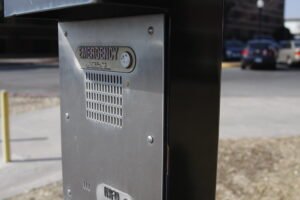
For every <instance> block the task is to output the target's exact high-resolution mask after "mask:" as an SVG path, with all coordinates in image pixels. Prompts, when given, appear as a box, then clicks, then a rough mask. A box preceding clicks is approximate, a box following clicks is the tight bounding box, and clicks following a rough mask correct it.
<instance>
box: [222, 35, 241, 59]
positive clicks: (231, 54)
mask: <svg viewBox="0 0 300 200" xmlns="http://www.w3.org/2000/svg"><path fill="white" fill-rule="evenodd" d="M244 47H245V44H244V43H243V42H242V41H239V40H227V41H225V42H224V53H223V56H224V60H241V58H242V51H243V49H244Z"/></svg>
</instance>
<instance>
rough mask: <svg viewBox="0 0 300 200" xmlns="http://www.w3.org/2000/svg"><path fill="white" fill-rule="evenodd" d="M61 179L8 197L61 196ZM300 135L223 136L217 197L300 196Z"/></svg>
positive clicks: (286, 199) (271, 199)
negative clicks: (268, 137) (250, 137)
mask: <svg viewBox="0 0 300 200" xmlns="http://www.w3.org/2000/svg"><path fill="white" fill-rule="evenodd" d="M61 187H62V186H61V183H55V184H52V185H49V186H46V187H43V188H40V189H35V190H33V191H30V192H28V193H27V194H23V195H20V196H17V197H15V198H11V199H9V200H62V199H63V197H62V189H61ZM299 197H300V137H293V138H277V139H239V140H222V141H220V149H219V167H218V185H217V200H299Z"/></svg>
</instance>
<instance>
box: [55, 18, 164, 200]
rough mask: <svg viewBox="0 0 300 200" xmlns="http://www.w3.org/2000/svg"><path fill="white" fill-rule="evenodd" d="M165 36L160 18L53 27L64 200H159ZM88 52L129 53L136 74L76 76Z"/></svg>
mask: <svg viewBox="0 0 300 200" xmlns="http://www.w3.org/2000/svg"><path fill="white" fill-rule="evenodd" d="M149 30H151V31H149ZM164 31H165V30H164V16H163V15H152V16H139V17H129V18H115V19H104V20H93V21H81V22H66V23H59V50H60V68H61V115H62V149H63V178H64V194H65V197H66V199H72V200H83V199H84V200H96V199H97V200H100V199H103V198H104V197H103V194H106V196H107V197H115V196H120V197H122V196H129V197H130V199H136V200H160V199H162V196H163V171H164V169H163V168H164V166H163V160H164V158H163V149H164V145H163V144H164V141H163V138H164V137H163V124H164V122H163V120H164V116H163V115H164V48H165V47H164ZM93 44H94V45H98V46H99V45H100V46H113V47H116V46H119V47H129V48H131V49H132V50H133V51H134V52H135V56H136V58H135V59H136V60H135V62H136V63H135V68H134V70H133V71H131V72H113V71H105V70H102V69H98V70H97V69H84V68H82V66H81V62H80V60H78V59H79V58H78V57H77V56H76V50H77V49H78V47H80V46H82V45H93ZM125 62H126V59H125ZM66 116H67V117H66ZM149 138H152V140H151V142H149ZM103 186H107V187H103ZM99 188H100V189H99ZM101 188H106V191H100V190H101ZM110 188H113V189H110ZM118 191H121V192H120V194H116V192H118ZM105 192H106V193H105ZM97 194H98V196H97ZM99 194H102V195H99ZM104 196H105V195H104ZM107 199H108V200H109V198H107ZM122 200H123V199H122Z"/></svg>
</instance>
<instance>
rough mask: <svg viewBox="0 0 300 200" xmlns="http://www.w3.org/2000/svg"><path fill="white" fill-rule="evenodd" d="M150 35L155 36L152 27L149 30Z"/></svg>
mask: <svg viewBox="0 0 300 200" xmlns="http://www.w3.org/2000/svg"><path fill="white" fill-rule="evenodd" d="M148 33H149V34H150V35H153V34H154V28H153V26H150V27H149V28H148Z"/></svg>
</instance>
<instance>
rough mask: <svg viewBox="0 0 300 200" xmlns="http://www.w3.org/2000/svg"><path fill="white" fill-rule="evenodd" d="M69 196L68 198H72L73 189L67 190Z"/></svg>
mask: <svg viewBox="0 0 300 200" xmlns="http://www.w3.org/2000/svg"><path fill="white" fill-rule="evenodd" d="M67 195H68V197H71V196H72V191H71V189H70V188H69V189H67Z"/></svg>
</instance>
